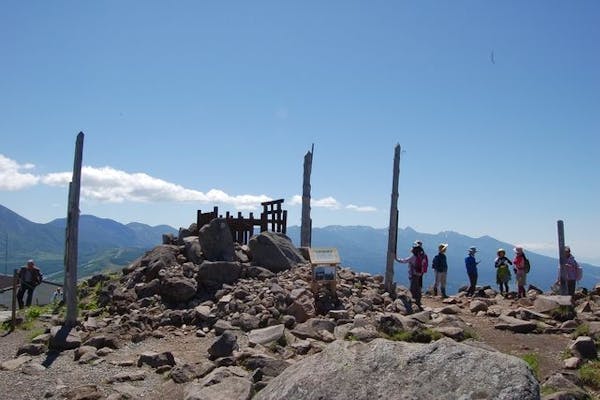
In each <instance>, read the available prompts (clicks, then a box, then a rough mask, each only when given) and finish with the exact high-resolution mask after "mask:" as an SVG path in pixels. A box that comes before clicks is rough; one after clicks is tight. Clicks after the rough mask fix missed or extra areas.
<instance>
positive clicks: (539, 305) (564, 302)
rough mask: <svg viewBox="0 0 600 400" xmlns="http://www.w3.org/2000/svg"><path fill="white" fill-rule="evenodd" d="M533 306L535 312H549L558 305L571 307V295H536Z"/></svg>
mask: <svg viewBox="0 0 600 400" xmlns="http://www.w3.org/2000/svg"><path fill="white" fill-rule="evenodd" d="M533 307H534V308H535V310H536V311H537V312H541V313H549V312H551V311H553V310H556V309H557V308H559V307H564V308H572V307H573V303H572V301H571V296H545V295H542V296H537V297H536V298H535V302H534V303H533Z"/></svg>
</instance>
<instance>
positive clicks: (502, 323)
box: [494, 315, 537, 333]
mask: <svg viewBox="0 0 600 400" xmlns="http://www.w3.org/2000/svg"><path fill="white" fill-rule="evenodd" d="M498 319H499V322H498V323H497V324H496V325H494V328H496V329H501V330H508V331H511V332H516V333H529V332H533V331H534V330H536V329H537V324H536V323H535V322H531V321H523V320H522V319H518V318H514V317H509V316H508V315H501V316H500V318H498Z"/></svg>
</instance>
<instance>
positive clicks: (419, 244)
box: [413, 240, 429, 289]
mask: <svg viewBox="0 0 600 400" xmlns="http://www.w3.org/2000/svg"><path fill="white" fill-rule="evenodd" d="M413 247H415V248H416V249H417V252H418V253H420V255H421V257H422V258H423V260H422V262H423V268H422V271H421V277H420V278H419V280H420V282H419V286H420V287H421V289H422V288H423V275H425V274H426V273H427V267H428V266H429V258H428V257H427V253H425V250H424V249H423V242H422V241H420V240H415V242H414V243H413Z"/></svg>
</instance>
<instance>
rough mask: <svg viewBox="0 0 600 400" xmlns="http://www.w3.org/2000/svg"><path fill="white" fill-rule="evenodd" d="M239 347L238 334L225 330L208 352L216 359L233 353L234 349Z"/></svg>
mask: <svg viewBox="0 0 600 400" xmlns="http://www.w3.org/2000/svg"><path fill="white" fill-rule="evenodd" d="M238 348H239V346H238V344H237V336H235V334H234V333H233V332H230V331H225V332H223V334H222V335H221V336H219V337H218V338H216V340H215V341H214V342H213V344H212V345H211V346H210V347H209V348H208V354H210V357H211V359H213V360H215V359H217V358H221V357H227V356H230V355H231V354H233V351H234V350H237V349H238Z"/></svg>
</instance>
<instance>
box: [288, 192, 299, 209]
mask: <svg viewBox="0 0 600 400" xmlns="http://www.w3.org/2000/svg"><path fill="white" fill-rule="evenodd" d="M289 203H290V205H292V206H297V205H300V204H302V196H300V195H299V194H297V195H294V196H292V198H291V199H290V200H289Z"/></svg>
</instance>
